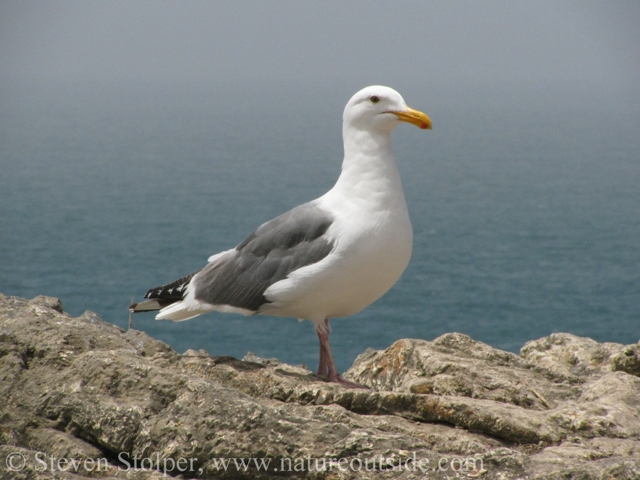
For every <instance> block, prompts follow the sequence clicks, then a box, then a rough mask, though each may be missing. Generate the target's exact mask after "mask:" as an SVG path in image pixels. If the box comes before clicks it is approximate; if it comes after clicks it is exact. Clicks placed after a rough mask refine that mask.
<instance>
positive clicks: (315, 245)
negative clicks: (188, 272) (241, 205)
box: [193, 203, 333, 312]
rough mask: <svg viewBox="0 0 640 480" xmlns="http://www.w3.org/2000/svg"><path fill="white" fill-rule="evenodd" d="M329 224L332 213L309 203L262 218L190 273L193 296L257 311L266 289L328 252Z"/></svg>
mask: <svg viewBox="0 0 640 480" xmlns="http://www.w3.org/2000/svg"><path fill="white" fill-rule="evenodd" d="M332 223H333V217H332V216H331V215H330V214H328V213H327V212H325V211H324V210H322V209H320V208H319V207H318V206H316V205H315V204H313V203H305V204H304V205H300V206H298V207H296V208H294V209H292V210H289V211H288V212H287V213H284V214H282V215H280V216H279V217H276V218H274V219H273V220H271V221H269V222H267V223H264V224H263V225H261V226H260V227H259V228H258V229H257V230H256V231H255V232H253V233H252V234H251V235H249V236H248V237H247V238H245V239H244V240H243V241H242V243H240V244H239V245H238V246H237V247H236V248H235V249H234V250H231V251H230V252H228V253H227V254H225V255H223V256H221V257H220V258H217V259H216V260H214V261H213V262H211V263H210V264H209V265H207V266H206V267H205V268H203V269H202V271H201V272H199V273H198V274H197V276H196V277H194V279H193V281H194V286H195V297H196V299H197V300H201V301H204V302H207V303H209V304H211V305H229V306H232V307H237V308H242V309H245V310H251V311H254V312H257V311H258V309H259V308H260V306H261V305H264V304H265V303H268V302H267V300H266V299H265V297H264V292H265V290H266V289H267V288H269V287H270V286H271V285H273V284H274V283H276V282H278V281H280V280H282V279H284V278H286V276H287V275H289V273H291V272H293V271H294V270H297V269H298V268H301V267H304V266H306V265H311V264H314V263H316V262H319V261H320V260H322V259H323V258H324V257H326V256H327V255H328V254H329V252H331V250H332V249H333V244H332V243H331V242H329V241H328V240H327V238H326V237H325V236H324V234H325V232H326V231H327V229H328V228H329V226H330V225H331V224H332Z"/></svg>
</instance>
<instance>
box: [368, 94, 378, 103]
mask: <svg viewBox="0 0 640 480" xmlns="http://www.w3.org/2000/svg"><path fill="white" fill-rule="evenodd" d="M369 101H370V102H371V103H378V102H379V101H380V97H377V96H376V95H373V96H371V97H369Z"/></svg>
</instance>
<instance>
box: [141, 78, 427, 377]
mask: <svg viewBox="0 0 640 480" xmlns="http://www.w3.org/2000/svg"><path fill="white" fill-rule="evenodd" d="M401 122H407V123H410V124H413V125H416V126H417V127H419V128H421V129H431V120H430V119H429V117H428V116H427V115H426V114H424V113H422V112H420V111H418V110H414V109H412V108H409V107H408V106H407V104H406V103H405V101H404V99H403V98H402V96H401V95H400V94H399V93H398V92H396V91H395V90H393V89H392V88H389V87H384V86H380V85H374V86H370V87H366V88H364V89H362V90H360V91H359V92H357V93H356V94H355V95H354V96H353V97H351V99H350V100H349V102H348V103H347V105H346V107H345V109H344V113H343V121H342V136H343V142H344V160H343V162H342V171H341V173H340V176H339V177H338V180H337V182H336V184H335V185H334V186H333V188H332V189H331V190H329V191H328V192H327V193H325V194H324V195H322V196H321V197H319V198H317V199H315V200H312V201H310V202H308V203H304V204H302V205H299V206H297V207H295V208H293V209H292V210H289V211H288V212H286V213H284V214H282V215H280V216H279V217H276V218H274V219H273V220H270V221H268V222H266V223H263V224H262V225H260V226H259V227H258V228H257V229H256V230H255V231H254V232H253V233H251V234H250V235H249V236H248V237H246V238H245V239H244V240H243V241H242V242H241V243H240V244H239V245H237V246H236V247H235V248H232V249H230V250H226V251H224V252H220V253H217V254H215V255H212V256H211V257H209V259H208V263H207V265H206V266H205V267H204V268H202V269H201V270H198V271H197V272H194V273H192V274H190V275H187V276H185V277H183V278H180V279H179V280H176V281H174V282H171V283H168V284H166V285H162V286H160V287H156V288H152V289H151V290H149V291H148V292H147V293H146V294H145V296H144V298H145V300H143V301H141V302H140V303H132V304H131V305H130V306H129V310H130V312H132V313H137V312H145V311H158V313H157V315H156V319H157V320H165V319H167V320H174V321H177V322H180V321H183V320H189V319H191V318H193V317H197V316H198V315H202V314H203V313H207V312H211V311H219V312H230V313H240V314H243V315H255V314H258V313H259V314H264V315H273V316H279V317H293V318H297V319H299V320H309V321H311V322H312V323H313V325H314V326H315V331H316V333H317V335H318V339H319V341H320V362H319V367H318V372H317V374H318V376H320V377H323V378H325V379H327V380H328V381H329V382H334V383H339V384H342V385H344V386H346V387H351V388H357V387H360V385H358V384H356V383H353V382H350V381H348V380H346V379H343V378H342V377H341V376H340V374H339V373H338V371H337V369H336V365H335V362H334V360H333V355H332V353H331V347H330V345H329V333H330V332H331V328H330V326H329V321H330V319H331V318H335V317H345V316H349V315H353V314H355V313H357V312H359V311H360V310H362V309H364V308H365V307H367V306H368V305H370V304H371V303H373V302H375V301H376V300H377V299H379V298H380V297H381V296H382V295H384V294H385V293H386V292H387V291H388V290H389V289H390V288H391V287H392V286H393V284H395V283H396V281H397V280H398V279H399V278H400V276H401V275H402V272H403V271H404V270H405V268H406V267H407V265H408V263H409V259H410V257H411V250H412V243H413V229H412V227H411V220H410V219H409V213H408V210H407V204H406V201H405V198H404V192H403V190H402V183H401V181H400V173H399V172H398V167H397V165H396V162H395V159H394V157H393V154H392V152H391V132H392V131H393V129H394V128H395V127H396V126H398V125H399V124H400V123H401Z"/></svg>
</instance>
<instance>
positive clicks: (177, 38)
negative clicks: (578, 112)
mask: <svg viewBox="0 0 640 480" xmlns="http://www.w3.org/2000/svg"><path fill="white" fill-rule="evenodd" d="M3 79H4V80H23V79H31V80H33V79H37V80H43V81H60V80H62V81H66V80H72V81H81V82H83V81H86V82H93V81H105V82H111V81H114V80H121V79H127V80H129V79H132V80H142V81H145V82H153V81H159V82H171V83H180V82H182V81H196V82H208V81H214V82H215V81H225V80H226V81H232V82H235V81H257V80H262V81H266V82H268V81H276V82H285V81H287V82H305V81H316V82H329V83H331V82H345V81H346V82H352V83H356V84H368V83H388V84H393V85H396V84H398V83H402V82H411V81H424V82H425V83H436V84H437V83H446V84H451V83H460V82H461V83H467V84H468V83H470V82H471V83H473V82H478V83H483V82H487V81H490V82H505V81H506V82H537V83H548V82H583V83H588V84H607V85H618V84H619V85H623V86H627V87H628V86H633V85H637V84H639V83H640V2H635V1H628V2H623V1H602V2H593V1H553V2H542V1H537V2H533V1H477V2H461V1H460V2H459V1H441V2H433V1H421V2H411V1H403V2H380V1H366V2H364V1H361V2H343V1H323V2H299V1H275V2H266V1H264V2H257V1H229V2H213V1H207V2H205V1H189V2H183V1H153V2H151V1H107V0H105V1H100V2H98V1H88V0H81V1H56V0H47V1H29V0H21V1H17V0H15V1H14V0H2V2H1V3H0V80H3Z"/></svg>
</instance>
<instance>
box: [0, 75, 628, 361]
mask: <svg viewBox="0 0 640 480" xmlns="http://www.w3.org/2000/svg"><path fill="white" fill-rule="evenodd" d="M359 87H360V86H355V87H354V88H352V89H349V90H347V88H345V87H341V88H338V87H334V88H329V87H327V86H325V87H324V88H311V87H308V88H298V89H295V88H292V89H287V88H279V89H278V88H273V89H270V90H269V89H264V88H262V89H260V88H249V87H248V86H247V87H242V86H227V87H219V88H212V87H209V88H207V87H193V88H181V89H178V88H170V87H164V88H161V87H155V88H149V87H135V86H127V85H116V86H108V87H107V86H84V87H80V86H69V85H68V86H57V87H52V86H47V87H43V86H33V85H32V86H28V87H24V86H14V87H5V88H3V89H2V90H0V107H1V108H0V203H1V205H2V208H1V209H0V291H1V292H3V293H5V294H8V295H18V296H22V297H27V298H31V297H34V296H36V295H41V294H44V295H50V296H55V297H59V298H60V299H61V300H62V303H63V306H64V308H65V311H67V312H68V313H70V314H72V315H74V316H77V315H80V314H82V313H83V311H84V310H87V309H88V310H92V311H94V312H96V313H97V314H98V315H99V316H100V317H101V318H103V319H104V320H106V321H109V322H112V323H114V324H117V325H120V326H121V327H125V328H126V324H127V321H128V312H127V305H128V304H129V302H130V301H131V299H132V297H133V298H135V299H140V298H141V297H142V295H143V294H144V293H145V291H146V290H147V289H148V288H151V287H155V286H157V285H160V284H163V283H166V282H168V281H172V280H174V279H176V278H179V277H180V276H183V275H185V274H187V273H190V272H192V271H195V270H197V269H199V268H201V267H202V266H203V265H204V264H205V263H206V259H207V257H208V256H209V255H211V254H213V253H216V252H218V251H221V250H223V249H228V248H231V247H232V246H234V245H236V244H237V243H239V242H240V241H241V240H242V239H243V238H244V237H245V236H246V235H247V234H249V233H250V232H251V231H252V230H253V229H254V228H255V227H257V226H258V225H259V224H260V223H262V222H264V221H266V220H269V219H271V218H273V217H274V216H276V215H278V214H280V213H283V212H284V211H286V210H288V209H289V208H292V207H294V206H296V205H298V204H300V203H302V202H305V201H308V200H311V199H313V198H315V197H317V196H319V195H321V194H322V193H324V192H325V191H326V190H327V189H329V188H330V187H331V186H332V185H333V182H334V181H335V179H336V178H337V176H338V174H339V169H340V163H341V160H342V146H341V114H342V109H343V107H344V104H345V103H346V101H347V100H348V98H349V97H350V96H351V94H352V93H353V92H355V91H356V90H357V89H358V88H359ZM399 90H401V92H402V93H403V95H404V96H405V99H406V100H407V102H408V104H409V105H411V106H413V107H414V108H418V109H420V110H424V111H426V112H427V113H428V114H429V115H430V116H431V118H432V120H433V122H434V130H433V131H430V132H425V131H421V130H418V129H416V128H414V127H412V126H410V125H401V126H400V127H399V128H398V129H397V130H396V132H394V149H395V154H396V158H397V160H398V164H399V168H400V170H401V173H402V176H403V181H404V186H405V195H406V197H407V202H408V204H409V209H410V213H411V217H412V221H413V225H414V232H415V241H414V252H413V257H412V260H411V263H410V265H409V267H408V268H407V270H406V272H405V274H404V275H403V277H402V278H401V280H400V281H399V282H398V283H397V284H396V285H395V286H394V287H393V289H392V290H391V291H390V292H389V293H388V294H387V295H386V296H385V297H383V298H382V299H381V300H379V301H378V302H376V303H375V304H373V305H371V306H370V307H368V308H367V309H365V310H364V311H362V312H360V313H359V314H357V315H354V316H353V317H349V318H345V319H334V320H333V321H332V326H333V334H332V337H331V342H332V348H333V350H334V356H335V357H336V361H337V364H338V367H339V368H340V369H341V370H345V369H347V368H348V367H349V366H350V365H351V363H352V362H353V360H354V359H355V357H356V356H357V355H358V354H360V353H362V352H363V351H364V350H365V349H366V348H367V347H373V348H376V349H381V348H386V347H388V346H389V345H390V344H391V343H393V342H394V341H395V340H397V339H399V338H407V337H411V338H423V339H428V340H431V339H433V338H435V337H437V336H439V335H441V334H443V333H446V332H453V331H456V332H462V333H465V334H468V335H470V336H472V337H473V338H474V339H477V340H481V341H483V342H486V343H488V344H490V345H492V346H494V347H497V348H502V349H505V350H509V351H514V352H517V351H518V350H519V349H520V348H521V347H522V346H523V345H524V343H526V342H527V341H529V340H532V339H537V338H540V337H543V336H546V335H549V334H551V333H553V332H570V333H573V334H576V335H582V336H589V337H592V338H594V339H596V340H598V341H611V342H620V343H635V342H637V341H638V340H639V338H640V135H638V132H639V131H640V109H639V108H638V103H637V100H633V99H631V100H630V101H626V100H625V98H624V96H620V97H616V96H611V97H597V96H596V97H595V100H594V99H593V98H594V97H593V96H591V95H590V94H589V92H580V91H575V90H572V89H566V90H564V91H562V90H561V89H560V90H558V91H552V92H546V93H545V92H544V91H543V90H535V91H534V90H526V89H525V90H518V89H514V90H504V89H499V88H486V89H485V90H482V89H478V90H476V91H471V92H466V93H465V92H462V93H461V92H456V91H452V90H451V89H449V90H447V89H446V88H444V87H443V88H442V89H441V90H438V89H437V88H430V89H426V88H423V87H422V86H420V85H408V86H405V88H399ZM633 102H635V103H633ZM134 327H135V328H137V329H140V330H144V331H145V332H147V333H148V334H150V335H151V336H153V337H156V338H159V339H161V340H163V341H165V342H167V343H168V344H170V345H172V346H173V347H174V348H175V349H176V350H178V351H179V352H183V351H185V350H187V349H189V348H191V349H204V350H206V351H207V352H209V353H210V354H211V355H233V356H236V357H242V356H244V355H245V354H246V353H247V352H248V351H252V352H254V353H255V354H257V355H259V356H262V357H267V358H271V357H276V358H278V359H280V360H281V361H285V362H288V363H293V364H300V363H304V364H306V365H308V366H310V367H311V368H312V369H315V367H316V365H317V360H318V344H317V337H316V336H315V333H314V331H313V328H312V326H311V324H310V323H309V322H298V321H297V320H295V319H281V318H272V317H265V316H256V317H242V316H236V315H229V314H226V315H225V314H217V313H212V314H208V315H205V316H201V317H198V318H196V319H193V320H190V321H187V322H181V323H173V322H167V321H162V322H159V321H155V320H154V319H153V315H136V316H135V317H134Z"/></svg>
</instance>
